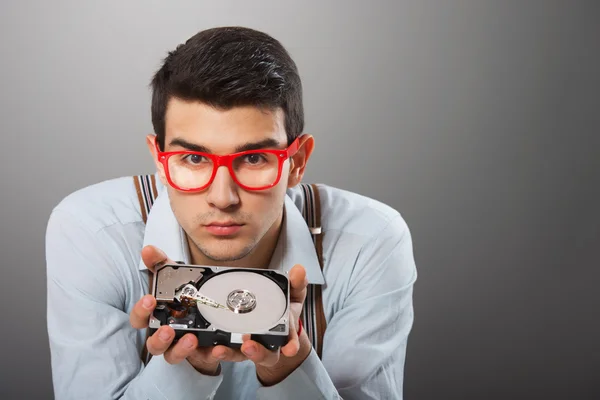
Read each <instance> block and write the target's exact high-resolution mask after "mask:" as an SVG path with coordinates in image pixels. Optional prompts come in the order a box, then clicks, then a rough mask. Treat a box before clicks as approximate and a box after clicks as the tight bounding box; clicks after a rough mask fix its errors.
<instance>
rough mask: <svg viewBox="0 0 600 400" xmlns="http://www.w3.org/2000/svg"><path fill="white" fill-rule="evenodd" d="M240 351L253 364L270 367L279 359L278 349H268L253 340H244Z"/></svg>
mask: <svg viewBox="0 0 600 400" xmlns="http://www.w3.org/2000/svg"><path fill="white" fill-rule="evenodd" d="M241 350H242V353H244V354H245V355H246V357H248V359H250V360H252V362H254V363H255V364H258V365H262V366H265V367H271V366H273V365H275V364H277V362H278V361H279V351H278V350H275V351H273V350H269V349H267V348H266V347H265V346H263V345H261V344H260V343H258V342H255V341H254V340H246V341H244V343H243V344H242V348H241Z"/></svg>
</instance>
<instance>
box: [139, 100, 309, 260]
mask: <svg viewBox="0 0 600 400" xmlns="http://www.w3.org/2000/svg"><path fill="white" fill-rule="evenodd" d="M165 128H166V130H165V132H166V134H165V149H164V151H167V152H168V151H181V150H194V149H192V148H187V146H188V144H191V145H196V146H202V147H203V148H205V149H206V150H203V151H206V152H210V153H212V154H216V155H224V154H231V153H235V152H238V151H239V150H240V148H242V147H244V146H247V145H249V144H252V143H260V142H265V140H269V139H270V140H272V141H274V143H276V146H275V147H271V146H270V147H269V148H277V149H284V148H286V147H287V137H286V134H285V130H284V115H283V112H281V111H276V112H268V111H266V110H260V109H258V108H254V107H237V108H233V109H231V110H227V111H224V110H217V109H214V108H212V107H210V106H208V105H205V104H202V103H199V102H185V101H182V100H178V99H172V100H171V101H170V102H169V104H168V107H167V113H166V122H165ZM148 145H149V147H150V150H151V151H152V152H153V156H154V160H155V161H156V155H155V154H154V149H153V146H154V136H151V137H150V136H149V139H148ZM305 147H308V149H309V153H310V145H309V146H305ZM306 155H307V154H306V148H305V149H303V150H302V151H299V154H298V155H297V156H296V157H297V158H295V159H294V161H293V162H290V160H286V161H284V164H283V168H282V174H281V179H280V180H279V182H278V183H277V185H275V186H274V187H272V188H269V189H266V190H259V191H250V190H244V189H242V188H241V187H240V186H238V185H237V184H236V182H235V181H234V180H233V178H232V176H231V175H230V172H229V170H228V169H227V167H220V168H219V169H218V170H217V173H216V176H215V178H214V181H213V182H212V184H211V185H210V186H208V187H207V188H206V189H204V190H202V191H200V192H194V193H185V192H182V191H179V190H177V189H175V188H173V187H171V186H170V185H169V184H168V182H167V180H166V175H165V170H164V168H163V166H162V164H160V163H158V162H157V168H158V171H159V175H160V178H161V181H162V183H163V184H164V185H165V186H166V187H167V190H168V193H169V198H170V201H171V207H172V209H173V212H174V214H175V217H176V218H177V220H178V221H179V224H180V225H181V226H182V227H183V229H184V231H185V232H186V233H187V235H188V243H189V244H190V251H191V253H192V256H195V257H194V258H204V259H206V260H208V261H209V262H211V261H212V262H215V263H227V262H229V263H230V264H232V262H233V261H236V260H240V259H243V258H244V257H246V256H248V255H249V254H252V252H253V251H255V249H257V248H258V245H259V243H260V242H261V240H263V238H264V239H265V240H267V241H268V238H276V237H277V235H278V231H279V226H280V222H281V218H282V211H283V203H284V198H285V194H286V189H287V188H288V186H293V185H295V184H297V183H298V182H299V181H300V179H301V176H302V172H303V169H304V165H303V164H304V163H305V160H306V159H307V157H306ZM294 164H300V165H294ZM223 225H229V227H227V226H225V227H223ZM263 241H264V240H263Z"/></svg>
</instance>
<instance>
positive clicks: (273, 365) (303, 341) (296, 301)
mask: <svg viewBox="0 0 600 400" xmlns="http://www.w3.org/2000/svg"><path fill="white" fill-rule="evenodd" d="M289 279H290V316H289V321H290V323H289V337H288V343H287V344H286V345H285V346H283V347H282V348H281V349H280V351H271V350H269V349H267V348H265V347H264V346H262V345H260V344H259V343H257V342H255V341H253V340H250V335H244V337H243V340H244V343H243V344H242V347H241V349H240V350H241V354H243V355H245V357H246V358H247V359H250V360H252V361H253V362H254V364H255V366H256V373H257V376H258V379H259V381H260V382H261V383H262V384H263V385H264V386H271V385H274V384H276V383H278V382H281V381H282V380H283V379H285V378H286V377H287V376H288V375H289V374H291V373H292V372H293V371H294V370H295V369H296V368H298V367H299V366H300V364H302V362H303V361H304V360H305V359H306V357H308V355H309V354H310V351H311V349H312V344H311V343H310V340H309V339H308V336H307V335H306V332H305V331H304V330H302V332H301V333H300V336H298V333H297V332H298V328H299V326H298V319H299V317H300V314H301V313H302V307H303V306H304V300H305V299H306V288H307V286H308V280H307V278H306V271H305V270H304V267H303V266H301V265H295V266H294V267H293V268H292V269H291V270H290V272H289ZM238 353H239V352H236V351H234V350H232V349H228V350H227V356H228V357H232V358H236V357H237V354H238ZM228 357H227V358H228Z"/></svg>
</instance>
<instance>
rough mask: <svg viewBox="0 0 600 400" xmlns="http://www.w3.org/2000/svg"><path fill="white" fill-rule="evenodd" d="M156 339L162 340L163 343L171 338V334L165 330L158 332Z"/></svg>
mask: <svg viewBox="0 0 600 400" xmlns="http://www.w3.org/2000/svg"><path fill="white" fill-rule="evenodd" d="M158 337H159V338H160V339H161V340H163V341H165V342H166V341H167V340H169V339H170V338H171V334H170V333H169V332H167V331H166V330H162V331H160V332H158Z"/></svg>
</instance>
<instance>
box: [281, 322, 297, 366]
mask: <svg viewBox="0 0 600 400" xmlns="http://www.w3.org/2000/svg"><path fill="white" fill-rule="evenodd" d="M289 329H290V332H289V335H288V342H287V343H286V344H285V346H283V347H282V348H281V350H280V351H281V354H283V355H284V356H286V357H293V356H295V355H296V354H298V351H299V350H300V340H299V338H298V321H296V320H295V319H292V320H291V321H290V328H289Z"/></svg>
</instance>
